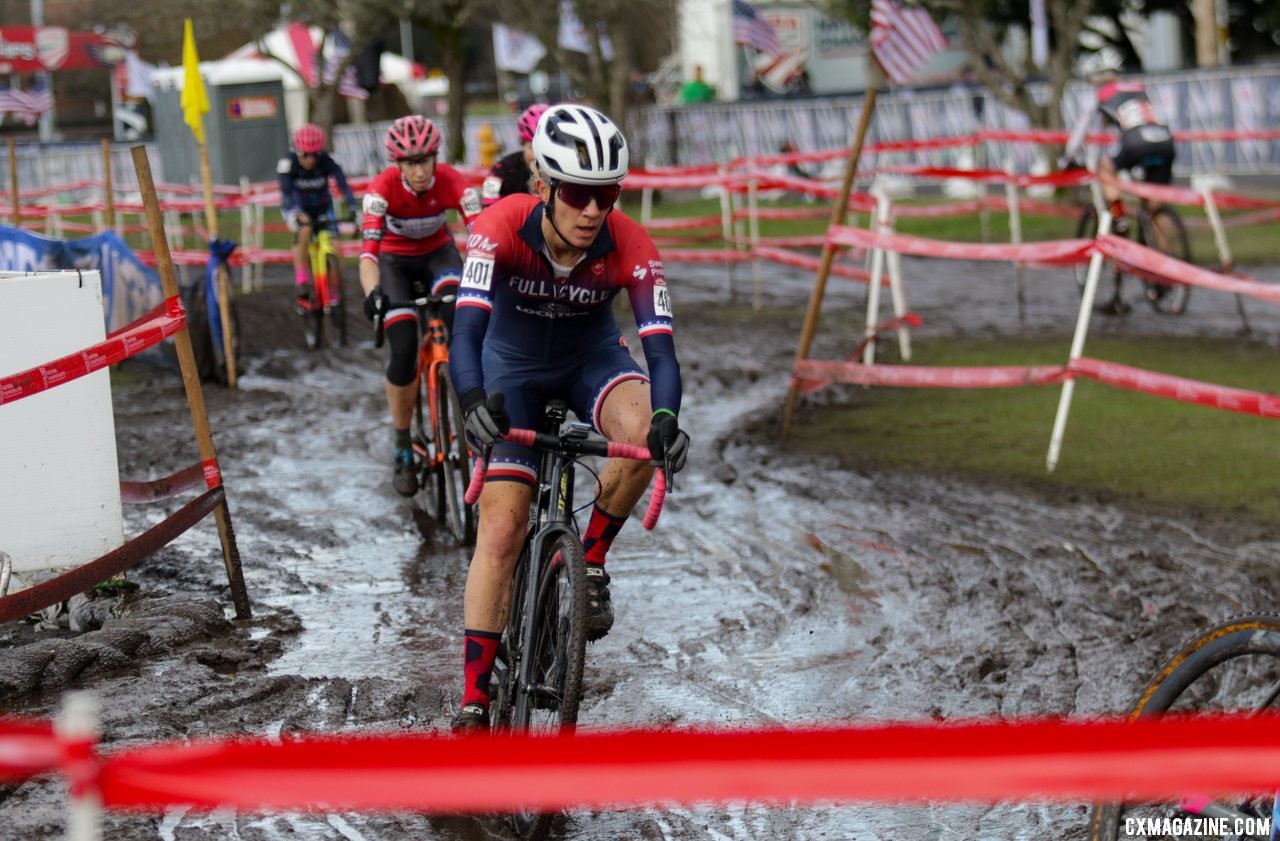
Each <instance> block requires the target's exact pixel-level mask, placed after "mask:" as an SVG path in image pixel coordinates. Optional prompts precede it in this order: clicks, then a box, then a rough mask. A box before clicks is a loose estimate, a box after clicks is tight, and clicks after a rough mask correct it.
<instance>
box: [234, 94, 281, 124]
mask: <svg viewBox="0 0 1280 841" xmlns="http://www.w3.org/2000/svg"><path fill="white" fill-rule="evenodd" d="M279 107H280V106H279V103H277V102H276V98H275V97H274V96H237V97H233V98H231V99H228V100H227V117H228V118H229V119H232V120H265V119H269V118H271V117H274V116H275V115H276V114H277V113H278V112H279Z"/></svg>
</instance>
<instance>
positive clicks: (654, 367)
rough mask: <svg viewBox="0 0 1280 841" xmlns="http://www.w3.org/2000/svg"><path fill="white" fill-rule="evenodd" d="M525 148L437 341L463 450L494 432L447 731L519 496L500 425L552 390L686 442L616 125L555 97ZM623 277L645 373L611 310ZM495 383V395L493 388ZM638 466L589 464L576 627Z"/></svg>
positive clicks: (492, 596) (482, 670)
mask: <svg viewBox="0 0 1280 841" xmlns="http://www.w3.org/2000/svg"><path fill="white" fill-rule="evenodd" d="M533 153H534V159H535V160H534V178H535V186H536V190H537V195H524V196H518V195H516V196H510V197H508V198H505V199H503V200H502V201H501V202H498V203H497V204H495V205H494V206H493V207H491V208H489V209H487V210H486V211H485V212H484V213H483V214H482V215H481V217H480V218H479V219H478V220H477V221H476V224H475V226H474V227H473V228H472V230H471V237H470V239H469V241H468V249H467V256H466V264H465V267H464V268H463V274H462V285H461V286H460V287H459V291H458V309H457V315H456V317H455V321H454V327H455V330H454V333H453V341H452V343H451V345H450V350H449V371H450V374H451V375H452V376H453V379H454V383H455V385H456V387H457V389H458V393H459V395H460V396H461V399H462V405H463V410H464V411H465V413H466V416H467V419H466V429H467V434H468V436H469V438H470V439H471V441H472V442H473V444H474V445H476V446H477V447H478V448H479V447H486V446H490V445H493V451H492V458H491V461H490V467H489V472H488V478H487V480H486V483H485V486H484V491H483V493H482V494H481V496H480V524H479V529H478V533H477V535H476V550H475V554H474V556H473V557H472V559H471V568H470V570H469V572H468V574H467V586H466V593H465V596H464V608H463V612H464V617H463V618H464V638H465V642H464V661H463V662H464V675H465V684H464V689H463V695H462V701H461V705H460V709H459V711H458V714H457V716H456V717H455V718H454V728H455V729H458V730H466V729H478V728H481V727H484V726H487V722H488V704H489V696H488V686H489V675H490V672H491V671H492V669H493V662H494V656H495V653H496V650H497V645H498V638H499V635H500V633H501V628H502V626H503V624H504V623H505V621H506V611H507V606H508V600H507V595H508V593H509V590H510V586H511V575H512V571H513V568H514V566H515V561H516V557H517V555H518V554H519V550H520V546H521V544H522V542H523V539H524V535H525V532H526V529H527V526H528V509H529V504H530V502H531V501H532V499H533V491H534V488H533V480H534V475H535V472H536V471H535V467H536V466H535V462H534V457H533V453H532V452H531V451H530V450H528V449H526V448H524V447H520V446H516V445H513V444H510V443H507V442H505V441H502V440H501V437H500V436H501V433H502V432H504V431H505V430H506V429H508V428H509V427H510V426H512V425H514V426H516V427H523V428H538V426H539V424H540V421H541V414H542V409H543V406H544V405H545V403H546V401H547V400H548V399H549V398H552V397H559V398H563V399H565V400H567V401H568V403H569V406H570V408H572V409H573V411H574V413H575V414H576V415H577V416H578V418H579V419H580V420H582V421H584V422H587V423H590V424H591V425H592V426H593V427H594V428H595V429H596V430H598V431H599V432H600V433H601V434H603V435H604V436H605V437H606V438H610V439H612V440H618V441H626V442H628V443H631V444H637V445H641V446H643V445H646V444H647V445H648V447H649V450H650V452H651V453H653V455H654V456H655V458H669V459H670V460H671V463H672V465H673V467H675V469H677V470H678V469H680V468H681V467H683V466H684V460H685V456H686V454H687V451H688V444H689V436H688V435H686V434H685V433H684V432H682V431H681V430H680V429H679V425H678V423H677V421H676V417H677V414H678V412H679V411H680V396H681V384H680V364H679V361H678V360H677V358H676V352H675V342H674V337H673V333H672V316H671V301H670V298H669V296H668V293H667V285H666V276H665V273H664V270H663V265H662V260H661V258H660V257H659V256H658V250H657V248H656V247H655V246H654V244H653V240H652V239H650V237H649V235H648V233H647V232H646V231H645V230H644V228H643V227H641V226H640V225H639V224H637V223H636V222H634V221H632V220H631V219H630V218H628V217H626V216H624V215H623V214H622V213H620V212H617V211H616V210H614V205H615V204H616V203H617V201H618V196H619V194H620V192H621V189H622V188H621V186H620V183H621V181H622V179H623V177H624V176H625V175H626V174H627V165H628V152H627V142H626V139H625V138H623V136H622V134H621V133H620V132H619V131H618V128H617V126H615V125H614V124H613V122H612V121H610V120H609V118H608V117H606V116H604V115H603V114H601V113H600V112H599V111H596V110H594V109H591V108H587V107H584V106H581V105H554V106H552V107H551V108H549V109H547V111H546V113H544V114H543V115H542V117H541V118H540V119H539V120H538V125H537V128H536V130H535V132H534V135H533ZM622 291H625V292H626V294H627V297H628V300H629V301H630V304H631V311H632V314H633V315H634V316H635V321H636V327H637V328H638V332H639V335H640V342H641V344H642V346H643V349H644V356H645V362H646V364H647V365H648V369H649V376H646V375H645V373H644V372H643V371H642V370H641V368H640V367H639V366H638V365H637V364H636V363H635V361H634V360H632V358H631V354H630V353H629V352H628V351H627V348H626V345H625V343H624V342H623V340H622V334H621V332H620V331H619V329H618V325H617V322H616V321H615V320H614V317H613V306H612V304H613V299H614V297H615V296H616V295H617V294H618V293H619V292H622ZM650 378H652V379H650ZM497 394H501V395H503V396H504V397H505V402H502V401H497V400H494V399H492V397H493V396H494V395H497ZM652 475H653V470H652V468H651V467H649V466H648V465H646V464H644V463H641V462H636V461H631V460H626V459H613V460H610V461H609V462H608V463H607V464H606V465H605V467H604V469H603V470H602V471H601V472H600V487H599V495H598V496H597V499H596V504H595V507H594V509H593V510H592V513H591V518H590V521H589V522H588V524H587V527H586V530H585V531H584V532H583V535H582V541H583V546H584V548H585V549H586V560H587V581H588V588H587V590H588V593H587V635H588V639H592V640H594V639H599V638H600V637H603V636H604V635H605V634H606V633H608V631H609V629H610V628H611V627H612V625H613V606H612V602H611V600H610V596H609V588H608V583H609V576H608V575H607V574H606V573H605V555H606V553H607V552H608V550H609V547H610V545H611V544H612V543H613V539H614V538H615V537H616V536H617V534H618V531H619V529H621V528H622V525H623V523H624V522H626V519H627V516H628V515H629V514H630V513H631V509H632V508H633V507H634V506H635V504H636V502H637V501H638V500H639V499H640V497H641V495H642V494H643V493H644V490H645V488H646V487H647V486H648V484H649V480H650V478H651V476H652Z"/></svg>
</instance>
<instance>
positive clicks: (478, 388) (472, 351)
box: [449, 208, 519, 402]
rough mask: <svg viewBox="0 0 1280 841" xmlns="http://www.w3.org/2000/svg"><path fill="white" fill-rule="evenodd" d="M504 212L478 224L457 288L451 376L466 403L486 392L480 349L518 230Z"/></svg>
mask: <svg viewBox="0 0 1280 841" xmlns="http://www.w3.org/2000/svg"><path fill="white" fill-rule="evenodd" d="M501 210H502V209H501V208H499V209H498V210H496V211H493V212H491V213H488V214H486V215H485V217H484V218H483V219H481V220H479V221H478V222H477V223H476V226H475V228H474V229H473V230H472V232H471V236H470V237H469V238H468V247H467V258H466V261H465V262H464V263H463V265H462V279H461V281H460V282H459V284H458V300H457V305H456V308H455V309H454V315H453V333H452V336H451V338H450V340H449V375H450V376H451V377H453V382H454V387H455V388H456V389H457V391H458V396H459V397H460V398H462V399H463V401H464V402H468V401H472V400H474V398H475V396H476V395H477V394H479V393H483V391H484V370H483V368H482V367H481V364H480V349H481V346H482V345H483V343H484V334H485V331H486V330H488V328H489V317H490V315H491V314H492V313H493V292H494V286H495V284H496V283H497V277H496V276H497V274H498V273H499V271H500V262H501V260H502V253H503V249H504V247H507V246H506V245H504V244H505V243H509V242H510V241H511V239H512V237H510V236H509V232H510V231H513V230H515V229H516V228H518V226H519V221H518V219H517V218H516V216H515V215H513V214H503V213H501Z"/></svg>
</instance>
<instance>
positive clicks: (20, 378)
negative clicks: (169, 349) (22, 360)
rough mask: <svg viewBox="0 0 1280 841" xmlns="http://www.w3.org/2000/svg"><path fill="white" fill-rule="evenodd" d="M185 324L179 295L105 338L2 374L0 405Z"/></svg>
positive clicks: (109, 362) (149, 342) (113, 360)
mask: <svg viewBox="0 0 1280 841" xmlns="http://www.w3.org/2000/svg"><path fill="white" fill-rule="evenodd" d="M184 324H186V313H185V312H184V311H183V309H182V303H181V302H180V301H179V300H178V299H177V298H176V297H175V298H170V299H168V300H167V301H165V302H164V303H163V304H161V305H160V306H158V307H156V308H155V309H153V310H152V311H151V312H149V313H147V314H146V315H144V316H143V317H142V318H139V319H138V320H137V321H135V322H133V323H132V324H130V325H128V326H126V327H122V328H120V329H119V330H117V331H116V332H114V333H112V334H111V335H110V336H108V337H107V340H106V341H104V342H101V343H99V344H96V345H94V346H93V347H89V348H86V349H84V350H82V351H77V352H76V353H71V354H68V355H66V356H64V357H62V358H60V359H55V360H54V361H52V362H46V363H45V364H43V365H38V366H36V367H35V368H29V369H27V370H26V371H19V372H18V373H16V374H10V375H9V376H7V377H0V406H2V405H4V404H6V403H13V402H15V401H17V400H21V399H22V398H23V397H29V396H31V395H32V394H37V393H39V392H41V391H44V390H45V389H48V388H52V387H53V386H55V385H59V384H61V383H64V382H68V381H70V380H74V379H76V378H77V377H83V376H84V375H85V374H91V373H93V372H94V371H98V370H101V369H102V368H105V367H107V366H108V365H114V364H115V363H117V362H119V361H121V360H122V359H128V358H129V357H130V356H133V355H134V354H136V353H139V352H140V351H143V350H146V349H147V348H149V347H151V346H152V345H155V344H158V343H159V342H161V341H162V340H164V339H166V338H168V337H169V336H172V335H173V334H174V333H177V332H178V331H179V330H181V329H182V327H183V325H184Z"/></svg>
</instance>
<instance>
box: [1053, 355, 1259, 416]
mask: <svg viewBox="0 0 1280 841" xmlns="http://www.w3.org/2000/svg"><path fill="white" fill-rule="evenodd" d="M1070 370H1071V373H1073V374H1076V375H1078V376H1081V377H1087V378H1088V379H1091V380H1097V381H1098V382H1100V383H1106V384H1107V385H1113V386H1117V387H1118V388H1123V389H1128V390H1129V391H1140V392H1142V393H1144V394H1153V395H1155V396H1157V397H1167V398H1169V399H1170V400H1178V401H1180V402H1182V403H1194V404H1195V405H1197V406H1208V407H1210V408H1214V409H1225V410H1226V411H1228V412H1239V413H1241V414H1245V415H1257V416H1258V417H1263V418H1280V397H1277V396H1276V395H1274V394H1266V393H1264V392H1260V391H1246V390H1244V389H1239V388H1230V387H1228V386H1224V385H1216V384H1214V383H1204V382H1200V381H1198V380H1189V379H1185V378H1183V377H1175V376H1172V375H1170V374H1160V373H1157V372H1155V371H1147V370H1145V369H1142V368H1133V367H1131V366H1129V365H1121V364H1120V363H1118V362H1107V361H1106V360H1103V359H1091V358H1089V357H1081V358H1080V359H1077V360H1075V361H1074V362H1072V363H1071V365H1070Z"/></svg>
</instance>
